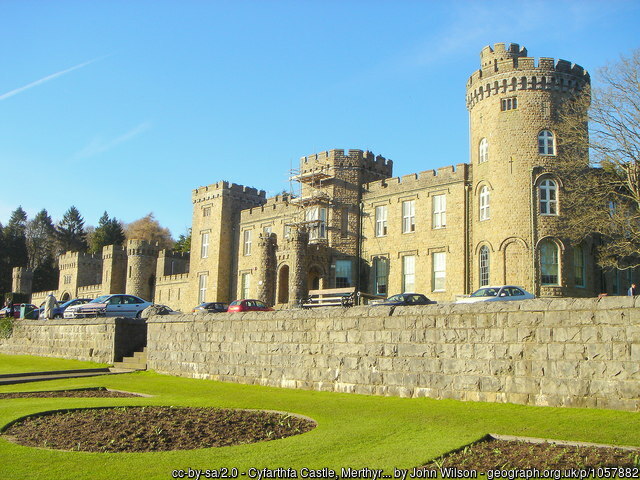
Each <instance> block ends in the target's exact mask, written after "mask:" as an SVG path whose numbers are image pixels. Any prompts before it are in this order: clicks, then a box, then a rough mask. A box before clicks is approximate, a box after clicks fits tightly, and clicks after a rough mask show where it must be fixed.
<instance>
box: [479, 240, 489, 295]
mask: <svg viewBox="0 0 640 480" xmlns="http://www.w3.org/2000/svg"><path fill="white" fill-rule="evenodd" d="M479 277H480V286H481V287H486V286H487V285H489V247H487V246H486V245H483V246H482V247H480V275H479Z"/></svg>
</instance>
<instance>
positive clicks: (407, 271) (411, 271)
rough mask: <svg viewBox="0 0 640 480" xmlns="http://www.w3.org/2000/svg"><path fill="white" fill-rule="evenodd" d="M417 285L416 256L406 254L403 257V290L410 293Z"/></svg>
mask: <svg viewBox="0 0 640 480" xmlns="http://www.w3.org/2000/svg"><path fill="white" fill-rule="evenodd" d="M415 287H416V257H415V255H405V256H404V257H402V292H403V293H410V292H413V291H415Z"/></svg>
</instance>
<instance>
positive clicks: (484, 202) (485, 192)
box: [480, 185, 489, 220]
mask: <svg viewBox="0 0 640 480" xmlns="http://www.w3.org/2000/svg"><path fill="white" fill-rule="evenodd" d="M480 220H489V187H487V186H486V185H485V186H484V187H482V189H481V190H480Z"/></svg>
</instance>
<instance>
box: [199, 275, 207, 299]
mask: <svg viewBox="0 0 640 480" xmlns="http://www.w3.org/2000/svg"><path fill="white" fill-rule="evenodd" d="M206 297H207V274H202V275H200V277H199V278H198V303H202V302H204V301H206Z"/></svg>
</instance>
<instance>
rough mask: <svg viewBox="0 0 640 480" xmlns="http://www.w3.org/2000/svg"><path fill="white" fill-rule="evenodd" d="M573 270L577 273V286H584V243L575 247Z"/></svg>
mask: <svg viewBox="0 0 640 480" xmlns="http://www.w3.org/2000/svg"><path fill="white" fill-rule="evenodd" d="M573 271H574V274H575V284H576V287H584V286H585V278H584V250H583V248H582V245H578V246H576V247H573Z"/></svg>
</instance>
